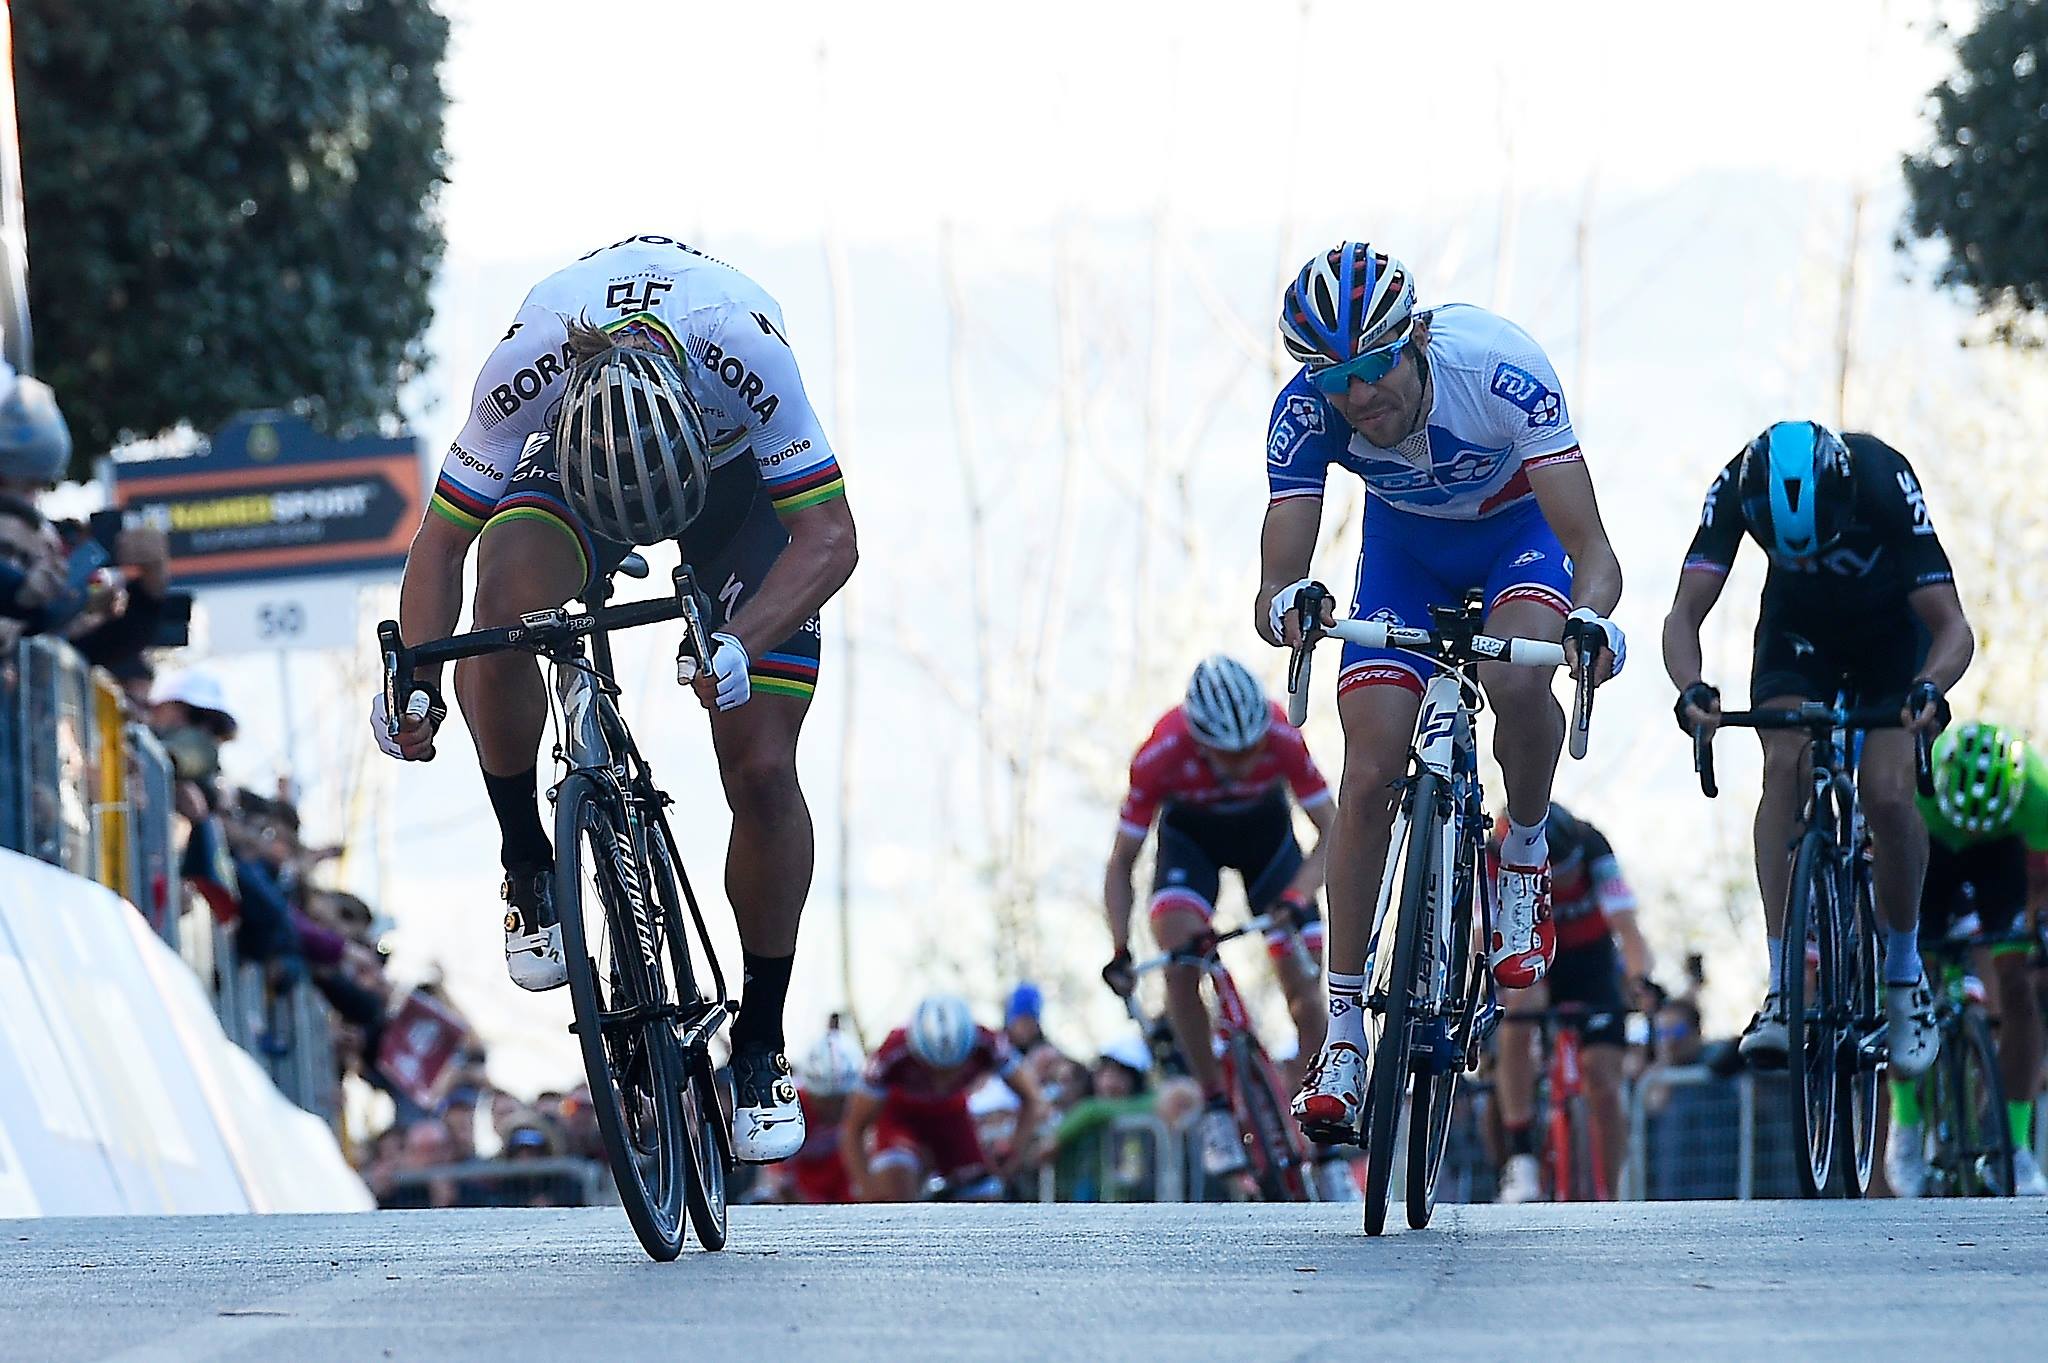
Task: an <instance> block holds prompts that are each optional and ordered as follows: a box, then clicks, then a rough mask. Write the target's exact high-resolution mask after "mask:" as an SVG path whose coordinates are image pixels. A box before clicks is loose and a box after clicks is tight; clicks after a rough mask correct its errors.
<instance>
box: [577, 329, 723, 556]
mask: <svg viewBox="0 0 2048 1363" xmlns="http://www.w3.org/2000/svg"><path fill="white" fill-rule="evenodd" d="M573 334H575V333H574V332H573V331H572V335H573ZM554 435H555V447H556V450H557V458H558V461H559V463H560V467H561V472H562V492H563V494H564V495H565V496H566V497H567V499H568V502H569V509H570V510H571V511H573V512H575V513H576V515H577V517H578V518H579V519H580V520H582V522H583V524H584V525H585V527H587V528H588V529H589V530H590V532H591V533H592V534H594V535H596V536H598V537H599V538H601V539H608V540H615V541H618V542H619V543H622V544H634V545H643V544H658V543H660V542H661V541H663V540H671V539H674V538H675V537H676V536H678V535H680V534H682V533H683V530H684V529H685V528H686V527H687V526H688V525H689V524H690V522H691V521H694V520H696V519H697V515H698V513H699V512H701V511H703V509H704V499H705V496H706V494H707V490H708V485H709V483H710V480H711V464H710V458H709V456H708V454H707V443H708V442H707V441H706V439H705V436H704V418H703V416H702V414H701V413H699V411H698V410H697V403H696V400H695V399H694V398H692V397H691V396H690V392H689V389H688V388H687V387H685V386H684V383H683V375H682V371H681V370H680V369H678V368H677V367H676V362H675V361H674V360H672V359H670V358H669V357H668V356H666V355H661V354H657V353H655V352H654V351H650V350H638V349H634V348H632V347H629V346H622V345H614V346H612V347H610V348H609V349H606V350H603V351H600V352H598V353H597V354H595V355H592V356H590V357H589V358H588V359H585V360H583V361H581V362H580V363H578V364H577V365H576V367H575V368H574V369H572V370H570V371H569V383H568V387H567V388H566V389H565V390H564V392H563V395H562V407H561V410H560V411H559V412H558V413H557V414H556V417H555V431H554Z"/></svg>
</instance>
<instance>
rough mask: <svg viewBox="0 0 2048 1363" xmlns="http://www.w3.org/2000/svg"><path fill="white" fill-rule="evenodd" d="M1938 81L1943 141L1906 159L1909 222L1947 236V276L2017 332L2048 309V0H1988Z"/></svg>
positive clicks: (2024, 334)
mask: <svg viewBox="0 0 2048 1363" xmlns="http://www.w3.org/2000/svg"><path fill="white" fill-rule="evenodd" d="M1956 64H1957V69H1956V73H1955V74H1954V75H1952V76H1950V77H1949V78H1948V79H1947V80H1946V81H1944V82H1942V83H1941V84H1940V85H1938V86H1936V87H1935V88H1934V91H1933V92H1932V94H1931V95H1930V96H1929V98H1930V100H1931V101H1932V104H1933V115H1934V143H1933V145H1932V146H1931V147H1930V148H1928V150H1927V151H1926V152H1925V153H1924V154H1923V155H1920V156H1911V157H1907V158H1906V163H1905V173H1906V186H1907V189H1908V190H1909V191H1910V192H1911V195H1912V207H1911V209H1910V212H1909V215H1908V223H1909V225H1910V227H1911V230H1912V232H1913V233H1914V234H1915V235H1917V236H1920V237H1941V238H1943V239H1944V240H1945V241H1946V242H1947V243H1948V248H1949V261H1948V264H1947V266H1946V267H1945V268H1944V269H1943V271H1942V281H1943V282H1944V283H1947V284H1960V285H1963V286H1965V287H1967V288H1969V289H1970V290H1972V291H1973V292H1974V293H1975V294H1976V295H1977V298H1978V301H1979V303H1980V305H1981V306H1982V307H1983V308H1984V309H1985V310H1986V311H1987V312H1990V313H1991V314H1992V315H1993V317H1994V318H1995V319H1996V321H1997V323H1998V330H1999V335H2000V337H2001V338H2002V339H2005V340H2009V341H2021V340H2027V341H2033V342H2036V343H2038V341H2039V339H2040V324H2041V322H2042V320H2043V319H2044V318H2048V3H2043V0H1982V7H1981V11H1980V13H1979V17H1978V23H1977V27H1976V28H1975V29H1973V30H1972V31H1970V32H1969V33H1967V34H1965V35H1964V36H1963V37H1962V38H1961V39H1960V40H1959V41H1958V42H1957V44H1956Z"/></svg>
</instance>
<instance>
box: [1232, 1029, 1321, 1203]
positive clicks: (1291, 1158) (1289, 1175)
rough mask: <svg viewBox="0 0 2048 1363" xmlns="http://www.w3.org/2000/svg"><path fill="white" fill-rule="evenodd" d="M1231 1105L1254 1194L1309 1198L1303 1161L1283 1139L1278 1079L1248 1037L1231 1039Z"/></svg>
mask: <svg viewBox="0 0 2048 1363" xmlns="http://www.w3.org/2000/svg"><path fill="white" fill-rule="evenodd" d="M1231 1049H1232V1050H1233V1051H1234V1052H1235V1056H1234V1061H1235V1063H1233V1064H1232V1065H1231V1066H1230V1072H1231V1075H1230V1077H1231V1095H1230V1096H1231V1103H1232V1106H1233V1107H1234V1108H1235V1109H1236V1114H1237V1125H1238V1129H1239V1130H1240V1131H1242V1132H1243V1133H1244V1139H1245V1153H1246V1154H1247V1155H1248V1156H1249V1157H1250V1159H1251V1168H1252V1177H1253V1179H1254V1180H1255V1181H1256V1182H1257V1183H1258V1185H1259V1196H1260V1197H1262V1198H1264V1199H1265V1200H1266V1201H1268V1202H1305V1201H1307V1200H1308V1187H1307V1181H1306V1179H1305V1178H1304V1173H1305V1162H1304V1160H1303V1159H1302V1155H1301V1151H1300V1150H1299V1149H1298V1148H1297V1147H1296V1146H1295V1144H1294V1142H1292V1141H1290V1140H1289V1139H1288V1130H1289V1126H1290V1123H1289V1122H1288V1120H1287V1117H1286V1114H1285V1112H1284V1111H1283V1110H1282V1108H1281V1106H1280V1090H1279V1079H1278V1076H1277V1075H1276V1074H1275V1072H1274V1069H1273V1062H1272V1060H1271V1059H1270V1058H1268V1057H1267V1055H1266V1049H1265V1047H1263V1046H1261V1045H1259V1043H1258V1041H1257V1040H1256V1039H1254V1038H1252V1037H1249V1036H1239V1037H1237V1038H1236V1039H1235V1040H1233V1041H1232V1042H1231Z"/></svg>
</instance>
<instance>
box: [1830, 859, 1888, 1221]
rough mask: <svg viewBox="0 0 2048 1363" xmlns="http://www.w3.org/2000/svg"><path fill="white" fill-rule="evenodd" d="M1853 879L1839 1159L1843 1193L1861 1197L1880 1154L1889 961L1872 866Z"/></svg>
mask: <svg viewBox="0 0 2048 1363" xmlns="http://www.w3.org/2000/svg"><path fill="white" fill-rule="evenodd" d="M1848 879H1849V884H1850V890H1849V894H1848V896H1847V898H1846V901H1845V902H1846V903H1847V905H1848V906H1849V907H1850V910H1851V912H1850V914H1848V915H1845V916H1844V918H1843V919H1842V926H1843V928H1844V929H1846V931H1845V932H1844V933H1843V940H1842V942H1841V952H1840V956H1841V961H1842V974H1843V979H1842V991H1843V994H1844V995H1845V1002H1846V1004H1847V1006H1848V1010H1849V1025H1848V1028H1847V1031H1846V1032H1845V1033H1844V1034H1843V1037H1842V1046H1841V1064H1840V1067H1839V1071H1838V1072H1839V1081H1838V1082H1839V1084H1840V1091H1839V1092H1838V1093H1837V1094H1836V1095H1835V1104H1836V1107H1837V1109H1838V1110H1839V1113H1840V1119H1839V1122H1838V1127H1839V1129H1840V1132H1841V1144H1840V1145H1839V1146H1838V1147H1837V1149H1836V1151H1835V1158H1836V1159H1838V1160H1840V1161H1841V1177H1842V1192H1843V1193H1844V1194H1845V1195H1846V1196H1849V1197H1861V1196H1863V1195H1864V1194H1865V1193H1867V1192H1869V1191H1870V1170H1871V1165H1872V1164H1873V1163H1874V1162H1875V1160H1876V1157H1877V1123H1878V1106H1877V1101H1878V1090H1879V1089H1880V1088H1882V1087H1883V1080H1884V1075H1883V1073H1882V1067H1881V1065H1880V1061H1879V1055H1878V1048H1877V1045H1876V1043H1875V1041H1874V1038H1875V1037H1876V1035H1877V1033H1878V1031H1879V1029H1880V1028H1882V1027H1883V1026H1884V961H1883V958H1882V955H1881V953H1880V952H1879V950H1878V941H1879V939H1878V935H1877V910H1876V908H1875V907H1874V906H1873V904H1872V902H1871V890H1870V870H1869V867H1868V865H1867V864H1862V863H1860V862H1859V863H1857V864H1855V865H1852V867H1851V869H1850V872H1849V877H1848Z"/></svg>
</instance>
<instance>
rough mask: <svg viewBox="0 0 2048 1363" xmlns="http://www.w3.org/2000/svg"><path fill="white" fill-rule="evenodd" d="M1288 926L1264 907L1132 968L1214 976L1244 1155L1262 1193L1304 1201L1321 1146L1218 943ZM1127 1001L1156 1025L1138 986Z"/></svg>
mask: <svg viewBox="0 0 2048 1363" xmlns="http://www.w3.org/2000/svg"><path fill="white" fill-rule="evenodd" d="M1282 926H1283V920H1282V919H1281V918H1280V917H1279V916H1278V915H1275V914H1270V913H1267V914H1260V915H1259V916H1258V917H1256V918H1252V919H1249V920H1247V921H1246V922H1244V923H1241V924H1239V925H1238V926H1237V927H1234V928H1231V929H1230V930H1229V931H1227V932H1219V933H1207V934H1204V935H1203V936H1202V937H1199V938H1197V939H1196V940H1195V941H1193V942H1191V943H1189V944H1188V946H1187V947H1185V948H1183V949H1182V950H1180V951H1165V952H1161V953H1160V954H1159V955H1157V956H1152V957H1148V958H1147V959H1145V960H1142V961H1137V962H1134V963H1132V964H1131V966H1130V967H1129V971H1130V976H1131V979H1132V980H1133V981H1136V980H1137V979H1138V978H1139V977H1140V976H1143V975H1147V974H1150V973H1151V972H1153V971H1155V970H1163V969H1165V968H1166V967H1168V966H1176V965H1180V966H1191V967H1193V968H1195V969H1197V970H1200V971H1201V972H1203V974H1204V975H1206V976H1207V977H1208V980H1209V986H1210V989H1211V991H1212V992H1213V993H1214V994H1215V997H1216V1006H1215V1008H1214V1009H1213V1010H1212V1011H1211V1014H1210V1025H1211V1027H1212V1028H1213V1034H1214V1037H1215V1043H1216V1046H1217V1048H1218V1049H1219V1051H1220V1052H1221V1054H1220V1055H1219V1056H1218V1059H1219V1061H1220V1062H1221V1064H1222V1066H1223V1089H1224V1092H1225V1093H1227V1094H1228V1095H1229V1096H1230V1110H1231V1113H1232V1115H1233V1116H1235V1117H1236V1118H1237V1129H1238V1132H1239V1134H1240V1136H1241V1137H1242V1139H1243V1140H1244V1148H1245V1161H1246V1165H1247V1169H1248V1172H1249V1173H1250V1175H1251V1179H1252V1183H1253V1185H1254V1186H1255V1187H1256V1188H1257V1189H1258V1192H1259V1196H1260V1197H1261V1198H1264V1199H1265V1200H1266V1201H1269V1202H1305V1201H1311V1200H1313V1199H1314V1198H1315V1197H1316V1195H1317V1189H1316V1180H1315V1169H1314V1152H1313V1151H1312V1150H1310V1149H1309V1147H1308V1142H1307V1141H1306V1140H1305V1139H1304V1138H1303V1137H1302V1135H1301V1132H1300V1130H1299V1128H1297V1127H1296V1126H1295V1124H1294V1122H1293V1120H1292V1119H1291V1118H1290V1117H1289V1116H1288V1112H1287V1096H1286V1095H1287V1087H1286V1085H1285V1084H1284V1083H1283V1082H1282V1080H1281V1078H1280V1070H1279V1067H1278V1066H1277V1065H1275V1064H1274V1063H1273V1058H1272V1057H1271V1056H1270V1055H1268V1054H1267V1053H1266V1048H1265V1046H1264V1045H1263V1044H1262V1043H1261V1042H1260V1041H1259V1036H1258V1032H1257V1031H1256V1030H1255V1029H1254V1028H1253V1026H1252V1016H1251V1011H1250V1010H1249V1009H1248V1008H1246V1007H1245V1002H1244V995H1242V994H1240V993H1239V992H1238V988H1237V981H1236V980H1234V979H1233V978H1231V974H1230V968H1229V967H1228V966H1226V965H1224V964H1223V957H1222V955H1221V953H1220V952H1219V951H1218V950H1217V948H1219V947H1221V946H1222V945H1223V944H1224V943H1225V942H1234V941H1236V940H1237V939H1238V938H1240V937H1245V936H1250V935H1252V934H1255V933H1257V934H1263V933H1265V932H1267V931H1269V930H1271V929H1276V928H1280V927H1282ZM1290 937H1291V938H1292V941H1293V949H1294V950H1297V951H1301V950H1305V948H1304V947H1303V946H1302V943H1301V938H1300V937H1299V936H1294V935H1293V934H1292V933H1291V931H1290ZM1124 1007H1125V1008H1126V1009H1128V1010H1129V1012H1130V1015H1131V1020H1132V1021H1133V1022H1135V1023H1137V1024H1138V1027H1139V1030H1141V1031H1143V1032H1145V1033H1147V1034H1148V1035H1149V1034H1150V1032H1151V1023H1150V1021H1149V1019H1147V1018H1146V1016H1145V1012H1144V1009H1143V1008H1142V1007H1141V1006H1140V1005H1139V1003H1138V997H1137V994H1136V992H1135V991H1134V990H1132V991H1126V992H1125V993H1124Z"/></svg>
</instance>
